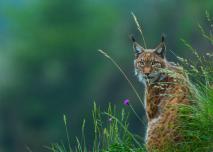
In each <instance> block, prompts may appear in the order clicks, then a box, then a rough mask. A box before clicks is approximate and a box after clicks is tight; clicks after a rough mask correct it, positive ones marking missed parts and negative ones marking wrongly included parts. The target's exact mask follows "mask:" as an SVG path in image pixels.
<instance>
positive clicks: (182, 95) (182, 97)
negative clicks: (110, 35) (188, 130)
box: [132, 37, 190, 151]
mask: <svg viewBox="0 0 213 152" xmlns="http://www.w3.org/2000/svg"><path fill="white" fill-rule="evenodd" d="M132 41H133V49H134V52H135V59H134V67H135V75H136V76H137V77H138V79H139V81H140V82H142V83H144V85H145V90H146V91H145V104H144V106H145V110H146V115H147V120H148V124H147V131H146V137H145V142H146V147H147V150H148V151H154V150H158V151H165V147H166V146H167V145H168V144H173V143H177V142H179V141H181V140H182V137H181V135H179V132H178V126H177V117H178V109H177V107H178V105H181V104H184V105H187V104H190V100H189V94H190V91H189V87H188V86H189V83H188V78H187V75H186V74H184V72H183V69H182V68H181V67H180V66H177V65H175V64H174V63H171V62H168V61H167V60H166V58H165V50H166V45H165V42H164V37H162V40H161V42H160V44H159V45H158V46H157V47H156V48H155V49H144V48H143V47H142V46H141V45H139V44H138V43H137V42H136V41H135V38H134V37H132Z"/></svg>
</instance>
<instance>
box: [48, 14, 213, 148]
mask: <svg viewBox="0 0 213 152" xmlns="http://www.w3.org/2000/svg"><path fill="white" fill-rule="evenodd" d="M132 15H133V17H134V20H135V22H136V25H137V27H138V29H139V31H140V33H141V35H142V38H143V41H144V44H145V39H144V36H143V33H142V30H141V27H140V25H139V23H138V20H137V18H136V17H135V15H134V14H133V13H132ZM206 17H207V20H208V22H210V25H211V26H210V28H211V30H212V29H213V25H212V24H213V23H211V22H212V20H211V17H210V15H209V13H208V12H206ZM198 28H199V29H200V31H201V34H202V36H203V37H204V38H206V39H207V40H208V41H209V42H210V43H211V44H212V45H213V43H212V42H213V36H212V35H211V33H209V34H208V33H207V32H206V31H205V30H204V29H203V27H202V26H201V25H198ZM182 42H183V44H184V45H185V46H186V49H187V50H189V51H191V53H192V54H193V56H194V58H195V59H196V60H194V61H196V62H194V61H191V60H187V59H184V58H181V57H179V56H177V55H176V57H177V59H179V61H180V64H181V66H183V67H184V70H185V73H186V74H187V75H188V76H189V78H190V82H191V83H189V84H190V86H189V89H190V92H191V100H192V103H193V104H191V105H181V106H180V107H179V109H178V116H179V117H178V122H179V123H178V126H177V127H178V130H179V133H180V134H181V136H182V137H183V140H182V141H181V142H179V143H175V144H173V145H169V143H168V145H165V147H167V148H166V149H165V151H166V152H167V151H168V152H210V151H213V51H212V52H208V53H206V54H199V53H198V51H197V50H196V49H194V48H193V47H192V46H191V45H190V44H189V43H187V41H186V40H183V39H182ZM99 52H101V53H102V54H103V55H104V56H105V57H106V58H108V59H109V60H110V61H111V62H112V63H113V64H114V65H115V66H116V67H117V68H118V70H119V71H120V72H121V74H122V75H123V76H124V77H125V78H126V80H127V82H128V83H129V84H130V87H131V88H132V90H133V92H134V93H135V95H136V96H137V97H138V100H139V101H140V102H141V104H142V105H143V101H142V100H141V98H140V96H139V94H138V92H137V90H136V89H135V88H134V86H133V85H132V83H131V81H130V80H129V79H128V77H127V76H126V74H125V72H124V71H123V70H122V68H121V67H120V66H119V65H118V64H117V63H116V62H115V61H114V60H113V59H112V58H111V57H110V56H109V55H108V54H107V53H106V52H104V51H102V50H99ZM128 106H129V108H130V110H132V112H133V114H135V115H136V117H137V118H138V120H139V121H142V120H141V119H140V116H139V115H138V114H137V112H136V111H135V110H134V109H133V107H132V106H131V105H129V104H128ZM128 115H129V114H128V113H126V112H125V111H124V110H121V111H117V109H116V107H115V106H112V105H111V104H109V107H108V109H107V110H106V111H105V112H102V111H101V109H100V108H99V107H98V106H97V105H96V104H95V103H94V107H93V112H92V116H93V123H94V142H93V145H92V149H88V148H87V144H86V140H85V134H84V129H85V127H86V122H85V120H84V121H83V124H82V137H81V139H78V138H76V146H75V147H71V144H70V137H69V133H68V127H67V119H66V116H64V124H65V129H66V133H67V143H68V145H69V146H64V145H65V144H63V143H60V144H58V143H57V144H52V145H50V146H49V147H48V149H49V150H50V151H52V152H91V151H93V152H145V151H146V149H145V146H144V145H143V139H142V137H141V136H140V135H134V134H132V133H131V132H130V131H129V130H128V127H129V124H128ZM142 123H144V121H142ZM157 151H158V150H156V152H157Z"/></svg>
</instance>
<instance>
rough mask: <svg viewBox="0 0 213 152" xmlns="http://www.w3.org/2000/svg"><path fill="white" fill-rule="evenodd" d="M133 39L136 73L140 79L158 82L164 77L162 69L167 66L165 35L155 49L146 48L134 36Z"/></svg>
mask: <svg viewBox="0 0 213 152" xmlns="http://www.w3.org/2000/svg"><path fill="white" fill-rule="evenodd" d="M132 41H133V49H134V52H135V60H134V66H135V74H136V75H137V76H138V78H139V81H142V82H147V81H148V82H156V81H158V80H160V79H162V77H163V74H162V73H161V71H160V69H162V68H165V67H166V60H165V49H166V46H165V43H164V37H162V40H161V42H160V44H159V45H158V46H157V47H156V48H155V49H144V48H143V47H142V46H141V45H139V44H138V43H137V42H136V41H135V39H134V37H132Z"/></svg>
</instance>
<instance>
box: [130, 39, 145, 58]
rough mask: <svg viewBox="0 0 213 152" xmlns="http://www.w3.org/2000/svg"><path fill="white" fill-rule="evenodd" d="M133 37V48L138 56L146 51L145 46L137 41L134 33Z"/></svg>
mask: <svg viewBox="0 0 213 152" xmlns="http://www.w3.org/2000/svg"><path fill="white" fill-rule="evenodd" d="M131 39H132V42H133V49H134V52H135V57H138V55H139V54H140V53H142V52H143V51H144V48H143V47H142V46H140V44H138V43H137V42H136V40H135V38H134V37H133V36H132V35H131Z"/></svg>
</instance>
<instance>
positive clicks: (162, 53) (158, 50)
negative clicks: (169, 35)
mask: <svg viewBox="0 0 213 152" xmlns="http://www.w3.org/2000/svg"><path fill="white" fill-rule="evenodd" d="M164 39H165V38H164V36H162V38H161V43H160V44H159V45H158V46H157V47H156V48H155V51H154V52H155V53H156V54H157V55H159V56H160V57H162V58H164V57H165V50H166V45H165V42H164Z"/></svg>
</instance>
